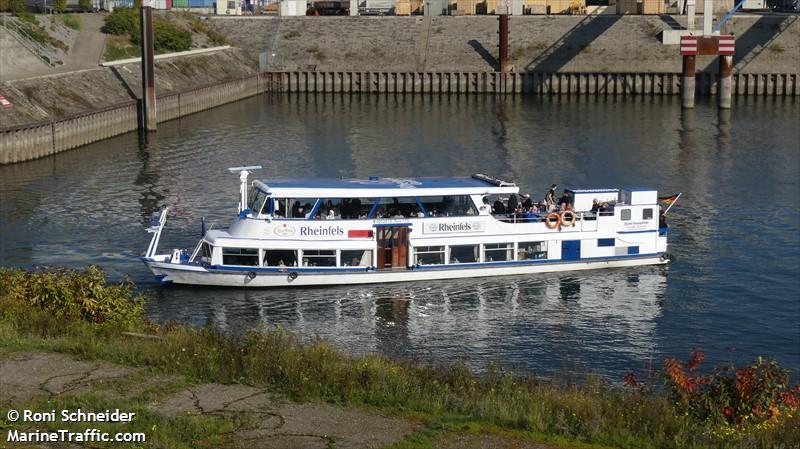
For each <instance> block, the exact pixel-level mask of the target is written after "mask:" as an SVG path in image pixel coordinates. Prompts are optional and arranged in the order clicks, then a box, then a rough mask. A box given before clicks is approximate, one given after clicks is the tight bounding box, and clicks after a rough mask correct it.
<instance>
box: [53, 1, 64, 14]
mask: <svg viewBox="0 0 800 449" xmlns="http://www.w3.org/2000/svg"><path fill="white" fill-rule="evenodd" d="M53 7H54V8H55V10H56V11H57V12H58V13H63V12H64V11H66V10H67V0H54V1H53Z"/></svg>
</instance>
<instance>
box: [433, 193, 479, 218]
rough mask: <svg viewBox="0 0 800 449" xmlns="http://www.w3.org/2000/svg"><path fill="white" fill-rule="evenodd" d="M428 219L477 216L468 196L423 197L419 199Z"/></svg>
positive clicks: (473, 204)
mask: <svg viewBox="0 0 800 449" xmlns="http://www.w3.org/2000/svg"><path fill="white" fill-rule="evenodd" d="M419 200H420V202H421V203H422V206H423V207H424V208H425V210H426V211H427V213H428V216H430V217H466V216H470V215H478V210H477V209H476V208H475V203H473V202H472V198H470V197H469V195H447V196H423V197H420V198H419Z"/></svg>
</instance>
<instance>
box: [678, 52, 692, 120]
mask: <svg viewBox="0 0 800 449" xmlns="http://www.w3.org/2000/svg"><path fill="white" fill-rule="evenodd" d="M694 71H695V55H683V75H682V77H681V105H682V106H683V107H684V108H685V109H691V108H693V107H694V90H695V79H694V75H695V73H694Z"/></svg>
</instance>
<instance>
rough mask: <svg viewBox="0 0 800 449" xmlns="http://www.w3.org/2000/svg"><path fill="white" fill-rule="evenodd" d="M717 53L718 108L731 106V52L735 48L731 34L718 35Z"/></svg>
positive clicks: (733, 51) (732, 52)
mask: <svg viewBox="0 0 800 449" xmlns="http://www.w3.org/2000/svg"><path fill="white" fill-rule="evenodd" d="M717 48H718V50H717V53H719V88H718V89H717V95H718V96H719V107H720V109H730V108H731V97H732V95H733V54H734V53H735V50H736V45H735V38H734V37H733V36H720V37H719V45H718V47H717Z"/></svg>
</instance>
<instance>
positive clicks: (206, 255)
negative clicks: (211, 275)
mask: <svg viewBox="0 0 800 449" xmlns="http://www.w3.org/2000/svg"><path fill="white" fill-rule="evenodd" d="M200 257H201V258H202V260H205V261H211V245H209V244H208V242H203V245H202V246H201V247H200Z"/></svg>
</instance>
